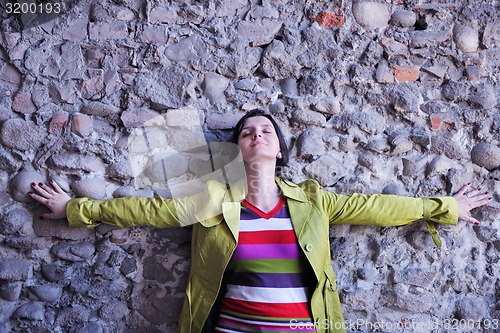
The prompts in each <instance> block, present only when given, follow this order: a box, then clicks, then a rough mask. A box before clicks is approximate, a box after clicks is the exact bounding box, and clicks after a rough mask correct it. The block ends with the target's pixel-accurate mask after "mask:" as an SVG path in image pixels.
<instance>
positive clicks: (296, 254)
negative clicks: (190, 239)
mask: <svg viewBox="0 0 500 333" xmlns="http://www.w3.org/2000/svg"><path fill="white" fill-rule="evenodd" d="M306 265H307V261H306V259H305V258H304V254H303V253H302V251H301V249H300V248H299V246H298V243H297V238H296V236H295V232H294V230H293V226H292V222H291V220H290V214H289V212H288V209H287V207H286V206H285V200H284V199H281V200H280V202H279V203H278V204H277V205H276V207H275V208H274V209H273V210H271V211H270V212H269V213H264V212H262V211H261V210H259V209H258V208H257V207H255V206H253V205H252V204H250V203H249V202H247V201H245V200H244V201H243V205H242V209H241V221H240V233H239V236H238V246H237V247H236V250H235V251H234V254H233V257H232V258H231V261H230V263H229V265H228V268H227V270H226V276H227V289H226V294H225V296H224V298H223V300H222V304H221V309H220V316H219V321H218V325H217V328H216V330H215V331H216V332H315V329H314V324H313V323H312V319H311V317H312V316H311V311H310V307H309V299H310V292H309V288H308V283H307V279H306V276H307V274H306V267H307V266H306Z"/></svg>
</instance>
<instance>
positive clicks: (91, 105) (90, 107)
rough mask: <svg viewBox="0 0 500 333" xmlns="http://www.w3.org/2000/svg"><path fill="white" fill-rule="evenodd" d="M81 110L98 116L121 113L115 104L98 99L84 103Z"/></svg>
mask: <svg viewBox="0 0 500 333" xmlns="http://www.w3.org/2000/svg"><path fill="white" fill-rule="evenodd" d="M80 112H81V113H84V114H89V115H93V116H98V117H106V116H110V115H113V114H118V113H120V108H119V107H117V106H114V105H110V104H107V103H102V102H97V101H96V102H88V103H86V104H84V105H82V107H81V109H80Z"/></svg>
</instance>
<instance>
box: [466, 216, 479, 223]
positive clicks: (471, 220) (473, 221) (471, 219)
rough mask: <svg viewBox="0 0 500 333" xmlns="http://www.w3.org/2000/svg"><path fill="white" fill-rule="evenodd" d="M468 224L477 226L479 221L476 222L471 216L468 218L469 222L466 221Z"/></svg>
mask: <svg viewBox="0 0 500 333" xmlns="http://www.w3.org/2000/svg"><path fill="white" fill-rule="evenodd" d="M468 222H469V223H472V224H475V225H478V224H479V221H478V220H476V219H475V218H473V217H472V216H471V217H469V221H468Z"/></svg>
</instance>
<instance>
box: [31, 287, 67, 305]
mask: <svg viewBox="0 0 500 333" xmlns="http://www.w3.org/2000/svg"><path fill="white" fill-rule="evenodd" d="M29 289H30V291H31V292H32V293H33V294H34V295H35V296H36V297H37V298H38V299H39V300H40V301H42V302H47V303H54V302H57V301H58V300H59V298H60V297H61V295H62V288H61V287H59V286H52V285H38V286H31V287H30V288H29Z"/></svg>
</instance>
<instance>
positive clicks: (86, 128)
mask: <svg viewBox="0 0 500 333" xmlns="http://www.w3.org/2000/svg"><path fill="white" fill-rule="evenodd" d="M71 129H72V131H73V132H74V133H76V134H78V135H81V136H83V137H85V136H89V135H90V133H92V118H90V117H89V116H87V115H85V114H75V115H73V118H72V120H71Z"/></svg>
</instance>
